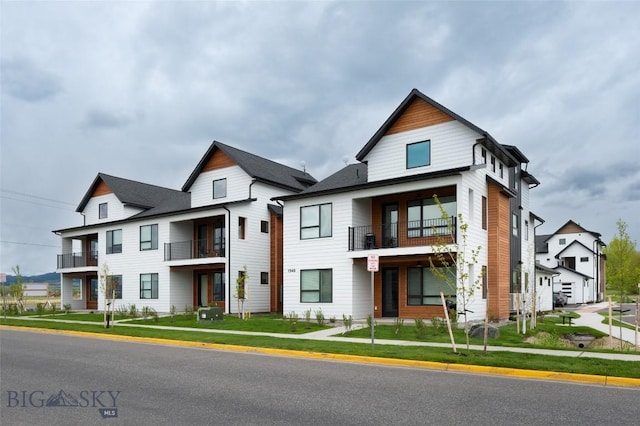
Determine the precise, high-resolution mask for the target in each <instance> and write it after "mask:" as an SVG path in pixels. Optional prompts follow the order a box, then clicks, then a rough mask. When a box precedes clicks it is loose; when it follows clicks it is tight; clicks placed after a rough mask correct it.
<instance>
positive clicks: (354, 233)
mask: <svg viewBox="0 0 640 426" xmlns="http://www.w3.org/2000/svg"><path fill="white" fill-rule="evenodd" d="M456 230H457V221H456V217H455V216H451V217H447V218H434V219H425V220H416V221H409V222H397V223H392V224H386V225H364V226H353V227H351V226H350V227H349V251H358V250H376V249H388V248H397V247H416V246H425V245H437V244H441V243H445V244H452V243H455V241H456V233H457V232H456Z"/></svg>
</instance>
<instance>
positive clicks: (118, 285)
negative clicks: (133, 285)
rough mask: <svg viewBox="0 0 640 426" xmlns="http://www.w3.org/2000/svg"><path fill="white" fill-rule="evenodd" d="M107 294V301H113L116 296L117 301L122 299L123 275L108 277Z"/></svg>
mask: <svg viewBox="0 0 640 426" xmlns="http://www.w3.org/2000/svg"><path fill="white" fill-rule="evenodd" d="M105 292H106V295H107V299H111V298H112V297H113V296H114V294H115V299H122V275H108V276H107V283H106V288H105ZM114 292H115V293H114Z"/></svg>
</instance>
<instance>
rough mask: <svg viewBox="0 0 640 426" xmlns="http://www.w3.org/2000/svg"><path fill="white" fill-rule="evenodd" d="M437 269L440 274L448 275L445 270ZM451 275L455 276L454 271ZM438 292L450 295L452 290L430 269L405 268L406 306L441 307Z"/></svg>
mask: <svg viewBox="0 0 640 426" xmlns="http://www.w3.org/2000/svg"><path fill="white" fill-rule="evenodd" d="M437 269H438V270H440V271H442V273H445V274H448V273H449V272H447V271H446V270H445V268H437ZM453 273H454V274H455V271H454V272H453ZM440 292H443V293H444V294H445V295H450V294H449V293H451V292H452V290H451V289H450V288H449V287H448V286H447V284H446V283H445V282H444V281H442V280H441V279H440V278H438V277H437V276H436V275H435V274H434V272H433V271H432V270H431V268H430V267H424V268H423V267H416V268H407V305H409V306H423V305H441V304H442V301H441V299H440ZM453 296H454V297H455V295H453Z"/></svg>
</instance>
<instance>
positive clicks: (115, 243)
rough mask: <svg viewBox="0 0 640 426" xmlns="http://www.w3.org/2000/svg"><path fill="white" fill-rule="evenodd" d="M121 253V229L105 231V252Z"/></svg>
mask: <svg viewBox="0 0 640 426" xmlns="http://www.w3.org/2000/svg"><path fill="white" fill-rule="evenodd" d="M111 253H122V229H116V230H114V231H107V254H111Z"/></svg>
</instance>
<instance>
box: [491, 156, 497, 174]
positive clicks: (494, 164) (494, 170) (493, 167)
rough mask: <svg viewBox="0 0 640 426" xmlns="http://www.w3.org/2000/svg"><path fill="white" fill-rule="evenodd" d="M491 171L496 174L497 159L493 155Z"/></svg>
mask: <svg viewBox="0 0 640 426" xmlns="http://www.w3.org/2000/svg"><path fill="white" fill-rule="evenodd" d="M491 171H492V172H494V173H495V172H496V157H494V156H493V155H492V156H491Z"/></svg>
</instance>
